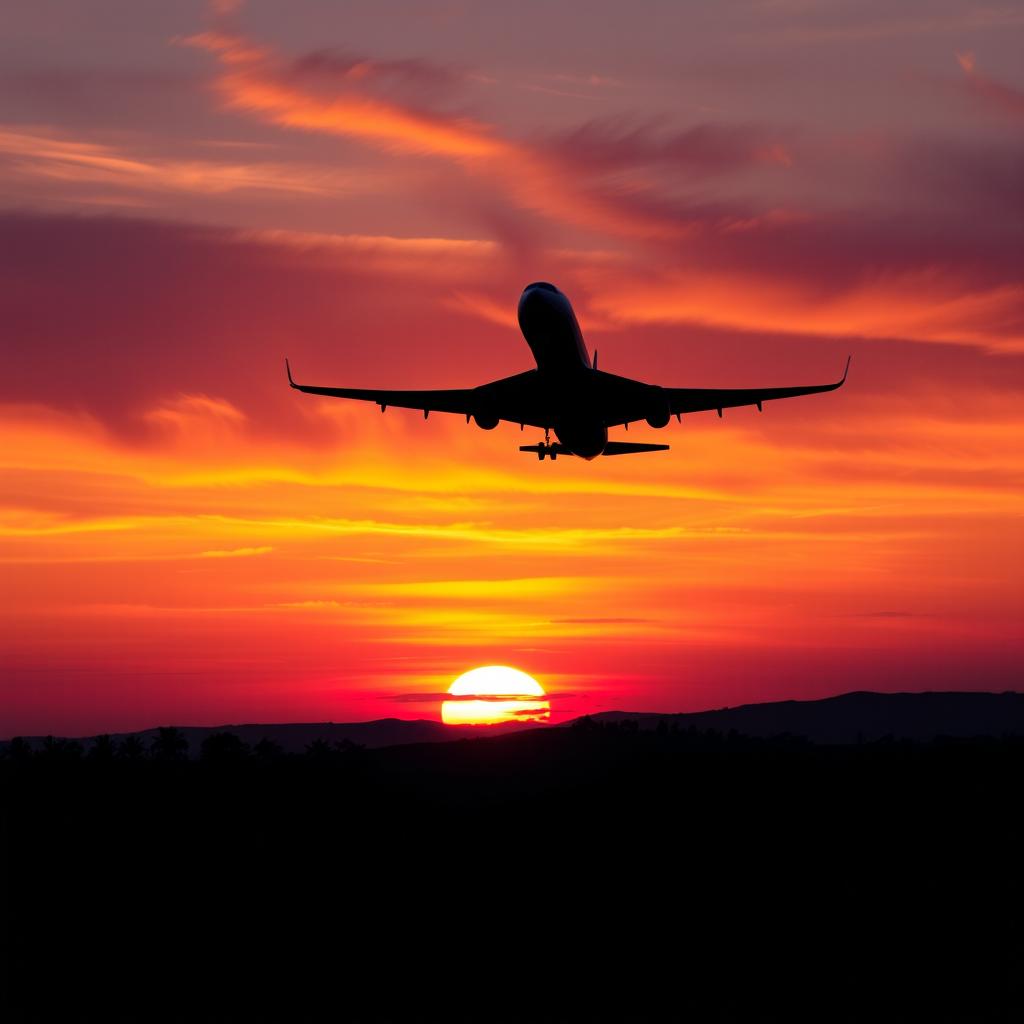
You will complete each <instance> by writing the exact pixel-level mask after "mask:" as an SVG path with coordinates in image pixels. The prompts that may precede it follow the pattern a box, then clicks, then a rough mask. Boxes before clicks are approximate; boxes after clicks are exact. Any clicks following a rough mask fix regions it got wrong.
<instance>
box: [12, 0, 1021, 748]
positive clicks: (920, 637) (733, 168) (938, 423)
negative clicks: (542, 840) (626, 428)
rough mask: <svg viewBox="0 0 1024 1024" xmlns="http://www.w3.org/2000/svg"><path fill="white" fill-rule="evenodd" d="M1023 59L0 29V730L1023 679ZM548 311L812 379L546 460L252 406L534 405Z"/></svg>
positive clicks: (411, 17)
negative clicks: (475, 674) (519, 693)
mask: <svg viewBox="0 0 1024 1024" xmlns="http://www.w3.org/2000/svg"><path fill="white" fill-rule="evenodd" d="M1022 50H1024V12H1022V11H1021V9H1020V6H1019V5H1017V4H998V3H996V4H992V5H986V6H978V5H976V4H970V3H952V2H941V0H939V2H936V0H910V2H908V3H905V4H900V5H898V6H897V7H895V8H894V7H893V5H890V4H883V3H881V2H876V0H867V2H856V3H854V2H814V0H765V2H753V0H751V2H745V3H725V4H705V3H681V2H679V0H671V2H669V0H665V2H649V3H636V4H629V5H626V4H609V3H594V2H587V3H582V2H580V3H574V2H563V3H559V4H546V3H545V4H541V3H520V4H516V5H512V6H509V5H504V4H491V3H488V4H463V3H460V2H458V0H455V2H445V3H430V2H427V3H408V2H405V3H382V2H374V3H368V2H366V3H351V4H344V5H342V4H336V3H329V2H326V0H297V2H295V3H292V4H289V5H287V7H285V6H282V5H280V4H276V3H270V2H250V3H249V4H247V5H244V6H243V5H242V4H240V3H233V2H227V0H221V2H220V3H215V4H213V5H212V6H203V5H201V4H199V3H180V4H166V3H161V2H155V0H154V2H140V0H97V2H94V3H91V4H88V5H81V4H77V3H72V2H71V0H37V2H35V3H33V4H22V5H19V6H18V7H17V8H16V9H14V10H12V11H11V12H9V14H8V15H7V17H6V18H5V31H4V35H3V40H2V41H0V68H2V69H3V70H2V71H0V79H2V83H3V88H2V89H0V310H2V314H3V317H2V323H3V333H2V337H3V357H4V358H3V365H4V374H3V377H2V379H0V438H2V443H0V473H2V478H3V485H2V490H0V561H2V563H3V580H4V585H3V588H2V593H0V597H2V602H3V604H2V609H0V611H2V616H0V698H2V703H0V736H9V735H13V734H17V733H22V732H23V733H38V732H55V733H60V732H63V733H90V732H96V731H99V730H115V729H128V728H139V727H146V726H151V725H154V724H161V723H169V722H176V723H196V724H215V723H222V722H241V721H288V720H290V721H295V720H323V719H330V720H334V721H345V720H357V719H368V718H375V717H383V716H388V715H396V716H400V717H435V718H436V717H438V713H439V706H438V703H437V702H436V700H433V699H427V697H428V695H431V694H436V693H437V692H438V691H441V690H444V689H445V688H446V687H447V686H448V684H449V683H450V682H451V680H452V679H454V678H455V677H456V676H457V675H459V674H461V673H462V672H464V671H465V670H466V669H468V668H471V667H473V666H475V665H480V664H490V663H499V664H509V665H513V666H516V667H518V668H520V669H523V670H525V671H527V672H529V673H531V674H533V675H535V676H536V677H537V678H538V679H539V680H540V681H541V682H542V684H543V685H544V687H545V689H546V690H547V691H548V692H549V693H550V694H551V695H552V708H553V711H554V714H555V717H556V718H558V717H559V716H562V717H564V716H568V715H573V714H578V713H582V712H585V711H592V710H600V709H602V708H611V707H617V708H630V709H639V710H644V709H651V710H667V711H681V710H695V709H700V708H708V707H717V706H722V705H725V704H735V703H740V702H746V701H756V700H774V699H784V698H808V697H817V696H825V695H828V694H832V693H838V692H842V691H845V690H850V689H883V690H897V689H926V688H956V689H996V690H1002V689H1008V688H1018V687H1019V685H1020V667H1021V663H1022V653H1024V652H1022V646H1024V643H1022V630H1021V627H1020V622H1021V620H1022V613H1024V607H1022V606H1024V587H1022V579H1024V571H1022V570H1024V551H1022V535H1024V527H1022V511H1024V500H1022V498H1021V484H1022V478H1024V446H1022V444H1021V438H1022V433H1024V404H1022V401H1021V399H1022V385H1024V273H1022V271H1024V250H1022V247H1021V237H1022V228H1024V77H1022V75H1021V68H1020V53H1021V52H1022ZM536 279H547V280H552V281H554V282H555V283H556V284H558V285H559V286H560V287H561V288H562V289H563V290H564V291H565V292H566V293H567V294H568V295H569V296H570V298H571V299H572V300H573V302H574V304H575V306H576V309H577V313H578V315H579V318H580V321H581V324H582V326H583V330H584V333H585V335H586V337H587V340H588V344H589V345H590V348H591V349H594V348H597V349H599V350H600V359H601V365H602V368H604V369H608V370H612V371H614V372H617V373H623V374H626V375H629V376H635V377H639V378H641V379H648V380H651V381H655V382H658V383H663V384H669V385H676V386H753V385H758V384H762V385H766V386H771V385H785V384H800V383H818V382H822V381H827V380H831V379H834V378H835V377H836V376H838V374H839V372H840V371H841V368H842V365H843V362H844V360H845V357H846V355H847V354H848V353H852V354H853V357H854V358H853V367H852V370H851V373H850V379H849V383H848V385H847V387H846V388H845V389H844V390H842V391H840V392H837V393H835V394H831V395H826V396H816V397H810V398H805V399H799V400H796V401H793V402H786V403H775V404H772V405H769V406H766V407H765V411H764V413H763V414H760V415H759V414H758V413H757V412H756V411H755V410H747V409H744V410H737V411H734V412H727V413H726V415H725V418H724V419H723V420H721V421H720V420H718V418H717V417H715V416H714V415H713V414H712V415H710V416H706V415H705V416H693V417H690V418H689V419H688V420H686V421H685V422H684V424H683V425H682V426H678V425H676V424H674V423H673V424H672V426H671V427H669V428H667V429H666V430H664V431H652V430H648V429H647V428H646V427H644V428H643V429H637V428H636V427H634V428H633V430H631V431H630V434H629V437H630V439H631V440H632V439H634V438H635V439H644V438H647V437H649V438H650V439H651V440H657V441H668V442H670V443H671V444H672V450H671V452H669V453H666V454H658V455H651V456H637V457H635V458H628V459H627V458H624V459H608V460H601V459H599V460H597V461H595V462H593V463H583V462H578V461H576V460H566V459H563V460H560V461H559V462H558V463H556V464H554V465H552V464H550V463H547V462H545V463H544V464H543V465H542V464H539V463H538V462H537V461H536V460H535V459H532V458H530V457H527V456H525V455H522V454H520V452H519V451H518V450H517V447H518V445H519V444H520V443H522V441H523V440H524V438H523V437H522V436H521V435H520V433H519V430H518V428H517V427H515V426H510V425H507V424H504V425H502V426H500V427H499V428H498V429H497V430H495V431H494V432H492V433H484V432H482V431H480V430H478V429H476V428H475V427H473V426H467V425H466V424H465V423H464V422H462V421H461V420H460V419H458V418H454V417H453V418H446V417H444V416H440V415H437V416H434V417H431V419H430V420H429V421H428V422H426V423H425V422H424V421H423V419H422V417H421V416H420V415H419V414H417V413H413V412H402V411H400V410H391V411H389V412H388V414H387V415H386V416H383V417H382V416H381V415H380V413H379V412H378V411H377V409H376V408H375V407H373V406H362V405H357V404H354V403H352V404H349V403H343V402H332V401H330V400H327V399H316V398H312V397H308V396H302V395H298V394H296V393H294V392H291V391H290V390H289V389H288V388H287V387H286V385H285V381H284V372H283V357H284V356H285V355H288V356H289V357H290V358H291V359H292V363H293V366H294V367H295V370H296V373H297V375H299V376H300V377H301V378H305V379H308V380H310V381H314V382H316V383H324V384H331V383H334V384H338V385H342V384H344V385H349V386H356V387H359V386H363V387H410V388H419V387H468V386H473V385H475V384H478V383H482V382H483V381H486V380H489V379H492V378H495V377H499V376H504V375H507V374H511V373H515V372H518V371H520V370H523V369H527V368H528V367H529V365H530V356H529V350H528V349H527V347H526V345H525V343H524V342H523V340H522V338H521V336H520V335H519V333H518V330H517V328H516V324H515V303H516V300H517V298H518V295H519V292H520V290H521V289H522V287H523V286H524V285H525V284H526V283H528V282H529V281H532V280H536ZM528 433H529V432H528ZM535 433H536V432H535ZM525 440H528V441H534V440H536V438H535V437H534V436H532V435H530V436H529V437H527V438H525ZM420 696H422V697H423V699H419V697H420Z"/></svg>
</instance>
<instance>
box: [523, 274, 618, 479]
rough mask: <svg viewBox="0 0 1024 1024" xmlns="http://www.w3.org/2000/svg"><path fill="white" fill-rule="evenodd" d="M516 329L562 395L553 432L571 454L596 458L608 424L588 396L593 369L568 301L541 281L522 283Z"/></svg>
mask: <svg viewBox="0 0 1024 1024" xmlns="http://www.w3.org/2000/svg"><path fill="white" fill-rule="evenodd" d="M519 328H520V330H521V331H522V332H523V337H524V338H525V339H526V343H527V344H528V345H529V346H530V351H531V352H533V358H534V359H535V360H536V363H537V373H538V375H539V376H540V378H541V380H542V382H543V383H544V384H546V385H547V387H548V388H549V389H550V391H551V392H552V393H556V392H557V393H558V394H560V395H561V396H563V397H562V401H561V402H560V407H561V409H560V412H559V414H558V416H557V418H556V419H555V421H554V422H553V423H552V424H551V428H552V429H553V430H554V432H555V436H556V437H557V438H558V440H559V441H560V442H561V443H562V444H563V445H564V446H565V447H566V448H568V449H569V450H570V451H571V452H572V453H573V454H574V455H577V456H579V457H580V458H583V459H593V458H596V457H597V456H598V455H600V454H601V453H602V452H603V451H604V449H605V445H607V443H608V427H607V426H606V425H605V422H604V418H603V416H602V414H601V410H600V408H599V407H598V406H597V403H596V402H595V401H593V398H592V390H593V389H592V387H591V386H590V384H591V381H590V378H591V377H592V376H594V369H593V366H592V364H591V361H590V354H589V353H588V352H587V346H586V345H585V344H584V342H583V333H582V331H580V325H579V323H578V322H577V320H576V314H575V313H574V312H573V309H572V304H571V303H570V302H569V300H568V299H567V298H566V297H565V296H564V295H563V294H562V293H561V292H560V291H559V290H558V289H557V288H556V287H555V286H554V285H553V284H548V283H547V282H546V281H536V282H534V283H533V284H530V285H527V286H526V288H525V289H524V290H523V294H522V295H521V296H520V299H519Z"/></svg>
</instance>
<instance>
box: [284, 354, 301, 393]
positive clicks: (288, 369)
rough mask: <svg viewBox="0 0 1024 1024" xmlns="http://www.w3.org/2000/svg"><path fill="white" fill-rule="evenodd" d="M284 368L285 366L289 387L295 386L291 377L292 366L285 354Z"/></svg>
mask: <svg viewBox="0 0 1024 1024" xmlns="http://www.w3.org/2000/svg"><path fill="white" fill-rule="evenodd" d="M284 368H285V371H286V372H287V374H288V383H289V385H290V386H291V387H293V388H294V387H297V386H298V385H296V383H295V381H294V380H293V379H292V368H291V364H290V363H289V362H288V357H287V356H285V360H284Z"/></svg>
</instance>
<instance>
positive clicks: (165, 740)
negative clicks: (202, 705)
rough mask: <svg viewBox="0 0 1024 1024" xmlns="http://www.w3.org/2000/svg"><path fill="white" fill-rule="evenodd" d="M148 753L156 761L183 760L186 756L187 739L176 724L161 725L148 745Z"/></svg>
mask: <svg viewBox="0 0 1024 1024" xmlns="http://www.w3.org/2000/svg"><path fill="white" fill-rule="evenodd" d="M149 753H150V756H151V757H152V758H153V759H154V760H157V761H184V760H185V759H186V758H187V757H188V740H187V739H185V734H184V733H183V732H182V731H181V730H180V729H178V728H177V727H176V726H173V725H169V726H162V727H161V728H160V729H159V730H158V731H157V735H156V738H155V739H154V740H153V742H152V743H151V744H150V745H149Z"/></svg>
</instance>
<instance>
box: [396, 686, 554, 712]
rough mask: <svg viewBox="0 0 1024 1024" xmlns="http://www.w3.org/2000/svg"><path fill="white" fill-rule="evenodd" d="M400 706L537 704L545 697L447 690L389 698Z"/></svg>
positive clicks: (405, 694)
mask: <svg viewBox="0 0 1024 1024" xmlns="http://www.w3.org/2000/svg"><path fill="white" fill-rule="evenodd" d="M389 699H390V700H393V701H395V702H397V703H399V704H433V703H436V702H437V701H497V702H500V703H502V704H506V703H508V702H509V701H517V700H521V701H525V702H528V703H531V704H536V702H537V701H538V700H543V699H544V698H543V697H538V696H537V694H530V695H526V694H520V693H509V694H494V693H486V694H484V693H482V694H473V693H465V694H455V693H448V692H447V691H446V690H442V691H438V692H436V693H429V692H428V693H399V694H396V695H394V696H392V697H390V698H389ZM512 713H513V714H532V715H535V714H537V710H536V708H534V709H528V710H527V711H525V712H519V711H514V712H512Z"/></svg>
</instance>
